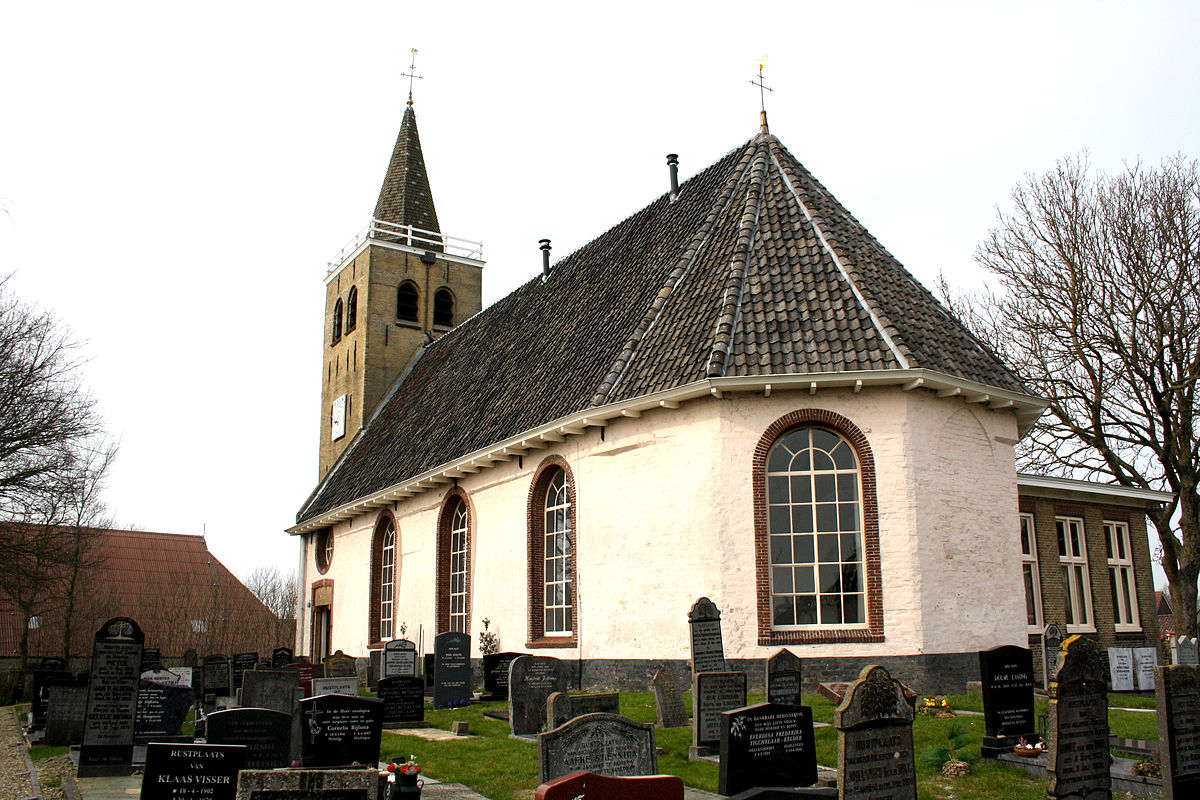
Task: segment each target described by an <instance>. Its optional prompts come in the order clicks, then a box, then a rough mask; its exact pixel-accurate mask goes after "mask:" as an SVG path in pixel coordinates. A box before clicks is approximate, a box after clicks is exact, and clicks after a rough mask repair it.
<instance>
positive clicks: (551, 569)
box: [529, 456, 578, 647]
mask: <svg viewBox="0 0 1200 800" xmlns="http://www.w3.org/2000/svg"><path fill="white" fill-rule="evenodd" d="M573 484H574V482H573V480H572V477H571V473H570V469H569V467H568V466H567V463H566V462H565V461H564V460H563V459H561V458H559V457H558V456H550V457H549V458H547V459H546V460H545V461H543V462H542V465H541V466H540V467H539V468H538V471H537V473H536V474H535V476H534V480H533V486H532V488H531V491H530V500H529V572H530V576H529V584H530V585H529V595H530V608H529V627H530V630H529V635H530V646H542V647H570V646H573V645H574V644H575V642H576V639H575V631H576V621H577V620H578V597H577V592H576V589H577V579H578V575H577V574H576V570H575V564H576V559H575V553H576V543H577V541H578V539H577V527H578V519H577V517H576V503H575V487H574V485H573Z"/></svg>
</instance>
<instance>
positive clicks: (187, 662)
mask: <svg viewBox="0 0 1200 800" xmlns="http://www.w3.org/2000/svg"><path fill="white" fill-rule="evenodd" d="M183 665H184V666H185V667H198V666H200V656H199V655H198V654H197V653H196V651H195V650H193V649H192V648H190V647H189V648H188V649H187V650H184V651H183Z"/></svg>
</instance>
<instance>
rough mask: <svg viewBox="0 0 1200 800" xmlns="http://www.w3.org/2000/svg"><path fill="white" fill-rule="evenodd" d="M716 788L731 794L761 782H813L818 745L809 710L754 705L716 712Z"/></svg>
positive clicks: (765, 783) (782, 706)
mask: <svg viewBox="0 0 1200 800" xmlns="http://www.w3.org/2000/svg"><path fill="white" fill-rule="evenodd" d="M721 717H722V719H721V767H720V773H719V777H718V784H717V786H718V789H717V791H719V792H720V793H721V794H724V795H731V794H737V793H738V792H743V791H745V790H747V789H755V788H759V787H765V786H788V787H795V786H812V785H813V784H814V783H816V782H817V749H816V742H815V740H814V739H813V719H812V709H811V708H809V707H808V706H797V705H792V704H791V703H788V704H781V703H758V704H756V705H752V706H746V707H744V708H736V709H734V710H732V711H726V712H725V713H723V714H722V715H721Z"/></svg>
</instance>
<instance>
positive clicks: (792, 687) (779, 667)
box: [767, 647, 804, 706]
mask: <svg viewBox="0 0 1200 800" xmlns="http://www.w3.org/2000/svg"><path fill="white" fill-rule="evenodd" d="M803 677H804V676H803V673H802V669H801V665H800V658H799V657H798V656H797V655H796V654H795V653H793V652H792V651H791V650H788V649H787V648H786V647H785V648H784V649H782V650H780V651H779V652H778V653H776V654H775V655H773V656H771V657H770V658H769V659H767V702H768V703H778V704H780V705H785V706H800V705H804V700H803V698H801V696H800V690H801V683H802V679H803Z"/></svg>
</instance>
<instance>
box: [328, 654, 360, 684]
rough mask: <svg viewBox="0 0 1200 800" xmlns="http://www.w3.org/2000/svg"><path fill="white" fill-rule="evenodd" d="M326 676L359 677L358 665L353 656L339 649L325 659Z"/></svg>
mask: <svg viewBox="0 0 1200 800" xmlns="http://www.w3.org/2000/svg"><path fill="white" fill-rule="evenodd" d="M325 677H326V678H357V677H358V667H356V666H355V665H354V659H353V658H351V657H350V656H348V655H346V654H345V653H343V652H342V651H341V650H338V651H336V652H335V653H334V654H333V655H331V656H328V657H326V659H325Z"/></svg>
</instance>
